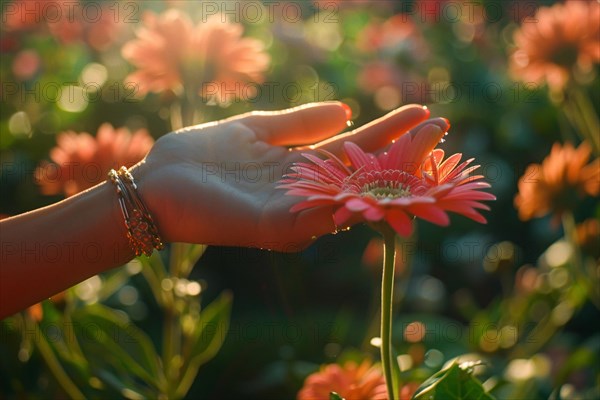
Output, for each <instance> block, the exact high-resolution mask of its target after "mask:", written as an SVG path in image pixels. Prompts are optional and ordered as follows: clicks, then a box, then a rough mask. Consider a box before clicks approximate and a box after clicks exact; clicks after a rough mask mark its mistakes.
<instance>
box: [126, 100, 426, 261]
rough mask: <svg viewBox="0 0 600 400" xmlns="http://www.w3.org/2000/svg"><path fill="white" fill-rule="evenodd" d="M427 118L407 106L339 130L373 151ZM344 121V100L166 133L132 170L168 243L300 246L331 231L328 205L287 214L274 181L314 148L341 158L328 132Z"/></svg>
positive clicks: (286, 199) (337, 141) (288, 202)
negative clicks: (351, 129)
mask: <svg viewBox="0 0 600 400" xmlns="http://www.w3.org/2000/svg"><path fill="white" fill-rule="evenodd" d="M427 116H428V112H427V110H425V109H423V108H422V107H420V106H407V107H404V108H403V109H401V110H398V111H396V112H393V113H391V114H389V115H387V116H385V117H383V118H381V119H380V120H378V121H375V122H374V123H371V124H368V125H367V126H365V127H363V128H361V129H358V130H356V131H354V132H349V133H348V134H344V135H341V136H343V139H348V137H349V136H351V135H352V138H351V140H352V141H354V142H357V143H360V145H362V146H363V147H366V148H371V149H372V150H375V149H378V148H380V147H382V146H385V145H386V144H388V143H389V142H390V140H392V139H394V138H395V137H397V136H399V135H400V134H402V133H404V132H406V131H407V130H408V129H411V128H414V127H415V126H416V125H417V124H418V123H419V122H421V121H423V120H424V119H425V118H427ZM346 120H347V116H346V112H345V110H344V108H343V107H342V105H341V103H320V104H313V105H309V106H304V107H301V108H297V109H292V110H289V111H286V112H278V113H251V114H246V115H242V116H240V117H236V118H233V119H230V120H225V121H222V122H219V123H210V124H205V125H200V126H197V127H191V128H186V129H184V130H182V131H178V132H177V133H171V134H168V135H166V136H164V137H162V138H161V139H160V140H158V141H157V143H156V145H155V146H154V148H153V149H152V151H151V152H150V154H149V155H148V156H147V157H146V159H145V162H144V163H142V164H140V165H139V166H138V168H137V169H138V172H137V173H139V174H140V175H141V177H142V179H141V180H140V190H141V191H142V198H144V200H146V203H147V205H148V207H149V208H150V210H151V212H152V213H153V215H155V219H156V220H157V225H158V227H159V230H160V232H161V234H162V235H163V239H165V240H166V241H181V242H190V243H199V242H201V243H206V244H217V245H232V246H251V247H263V248H272V249H277V250H285V251H294V250H299V249H301V248H303V247H305V246H306V245H308V244H309V243H310V242H311V240H312V239H314V238H315V237H317V236H320V235H322V234H325V233H328V232H331V231H332V230H334V229H335V226H334V223H333V219H332V216H331V209H327V208H322V209H318V210H307V211H304V212H300V213H290V212H289V209H290V207H291V206H292V205H293V204H294V203H296V202H297V201H298V198H295V197H292V196H285V191H283V190H278V189H276V187H277V184H278V181H279V180H280V179H281V177H282V176H283V175H284V174H285V173H286V171H288V169H289V167H290V166H291V165H292V164H293V163H294V162H298V161H300V160H301V159H302V156H301V153H303V152H311V151H313V150H311V148H316V147H322V148H325V149H327V150H329V151H331V152H333V153H334V154H336V155H338V156H341V157H343V154H341V145H342V143H343V140H342V137H334V138H331V139H327V138H329V137H331V136H332V135H334V134H336V133H337V132H339V131H341V130H342V129H343V128H344V127H345V126H346ZM325 139H327V140H325ZM317 142H318V143H317ZM313 143H317V144H316V145H315V146H311V148H306V147H304V148H298V147H293V148H289V147H287V146H292V145H298V144H300V145H308V144H313ZM134 174H136V173H134Z"/></svg>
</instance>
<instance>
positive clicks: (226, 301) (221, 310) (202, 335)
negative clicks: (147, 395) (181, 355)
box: [176, 292, 232, 397]
mask: <svg viewBox="0 0 600 400" xmlns="http://www.w3.org/2000/svg"><path fill="white" fill-rule="evenodd" d="M231 303H232V296H231V293H229V292H224V293H223V294H221V296H219V298H217V299H216V300H214V301H213V302H212V303H210V304H209V305H208V306H207V307H206V308H204V309H203V310H202V312H201V313H200V320H199V322H198V329H197V330H196V332H195V333H194V336H193V337H192V338H191V342H192V347H191V348H192V350H191V353H190V355H189V358H188V360H189V362H188V364H187V366H186V367H185V372H184V374H183V378H182V379H181V382H180V384H179V387H178V388H177V391H176V394H177V395H178V396H181V397H183V396H184V395H185V394H186V393H187V391H188V390H189V388H190V386H191V384H192V383H193V381H194V378H195V377H196V374H197V373H198V368H200V366H201V365H202V364H204V363H206V362H207V361H208V360H210V359H211V358H213V357H214V356H215V355H216V354H217V352H218V351H219V349H220V348H221V345H222V344H223V342H224V341H225V337H226V336H227V331H228V330H229V320H230V317H231Z"/></svg>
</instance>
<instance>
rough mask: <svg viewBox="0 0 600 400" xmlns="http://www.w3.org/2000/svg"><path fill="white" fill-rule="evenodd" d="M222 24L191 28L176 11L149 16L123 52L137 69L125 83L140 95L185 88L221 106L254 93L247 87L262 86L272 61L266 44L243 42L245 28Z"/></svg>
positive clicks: (212, 20)
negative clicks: (266, 49)
mask: <svg viewBox="0 0 600 400" xmlns="http://www.w3.org/2000/svg"><path fill="white" fill-rule="evenodd" d="M221 18H222V17H221V16H220V15H215V16H212V17H211V18H209V19H208V20H207V21H204V22H201V23H198V25H196V26H193V25H192V22H191V21H190V19H189V18H188V17H187V16H186V15H185V14H183V13H182V12H181V11H178V10H175V9H171V10H168V11H166V12H164V13H162V14H161V15H159V16H157V15H156V14H153V13H148V14H146V15H145V20H144V27H143V28H142V29H140V30H139V31H138V32H137V39H135V40H132V41H130V42H128V43H126V44H125V46H124V47H123V51H122V53H123V57H125V58H126V59H127V60H128V61H130V62H131V63H132V64H133V65H135V66H136V67H137V68H138V70H137V71H135V72H134V73H132V74H131V75H129V77H128V78H126V81H132V82H134V83H136V84H137V85H138V93H139V94H140V95H145V94H146V93H148V92H163V91H165V90H173V91H175V92H176V93H180V92H181V91H182V90H183V87H185V88H186V89H187V88H190V89H191V90H192V91H194V92H198V93H200V94H201V95H202V96H204V97H205V98H212V99H214V100H215V101H217V102H220V103H226V102H230V101H231V96H232V95H233V96H236V97H239V95H240V94H241V93H244V94H248V93H250V92H252V90H250V89H252V87H250V88H247V87H244V84H246V83H248V82H252V81H255V82H261V81H262V79H263V76H262V72H263V71H265V70H266V69H267V67H268V66H269V62H270V58H269V56H268V55H267V54H266V53H265V52H264V51H263V47H264V46H263V44H262V42H260V41H258V40H256V39H252V38H242V33H243V27H242V25H240V24H235V23H228V22H222V20H221Z"/></svg>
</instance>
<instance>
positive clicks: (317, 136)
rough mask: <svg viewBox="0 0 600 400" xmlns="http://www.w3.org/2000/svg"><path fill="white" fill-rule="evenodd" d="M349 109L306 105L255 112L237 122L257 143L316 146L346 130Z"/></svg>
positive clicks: (333, 103) (330, 104) (335, 103)
mask: <svg viewBox="0 0 600 400" xmlns="http://www.w3.org/2000/svg"><path fill="white" fill-rule="evenodd" d="M350 116H351V112H350V107H348V106H347V105H345V104H344V103H341V102H339V101H331V102H323V103H310V104H305V105H302V106H299V107H295V108H290V109H288V110H283V111H274V112H273V111H255V112H252V113H250V114H248V115H246V116H244V117H242V118H241V119H240V120H241V121H243V122H244V123H245V124H247V125H248V126H249V127H250V128H251V129H254V131H255V132H256V134H257V137H258V139H259V140H262V141H264V142H267V143H269V144H271V145H274V146H296V145H303V144H311V143H316V142H319V141H321V140H324V139H326V138H329V137H331V136H333V135H335V134H337V133H339V132H340V131H342V130H343V129H344V128H345V127H346V123H347V121H348V120H349V119H350Z"/></svg>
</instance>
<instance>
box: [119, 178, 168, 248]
mask: <svg viewBox="0 0 600 400" xmlns="http://www.w3.org/2000/svg"><path fill="white" fill-rule="evenodd" d="M108 177H109V178H110V180H111V182H112V183H113V184H114V185H115V188H116V189H117V195H118V196H119V206H120V207H121V213H122V214H123V220H124V221H125V227H126V228H127V239H129V245H130V246H131V248H132V249H133V251H134V252H135V255H136V256H139V255H142V254H145V255H146V256H150V255H152V252H153V251H154V249H156V250H162V249H163V248H164V244H163V242H162V239H161V238H160V236H159V234H158V229H157V228H156V225H154V220H153V219H152V216H151V215H150V213H149V212H148V209H147V208H146V206H145V205H144V203H143V202H142V199H141V198H140V196H139V195H138V193H137V185H136V184H135V181H134V179H133V175H131V173H130V172H129V170H127V168H126V167H124V166H123V167H121V168H120V169H119V170H118V171H115V170H114V169H111V170H110V172H109V173H108Z"/></svg>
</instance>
